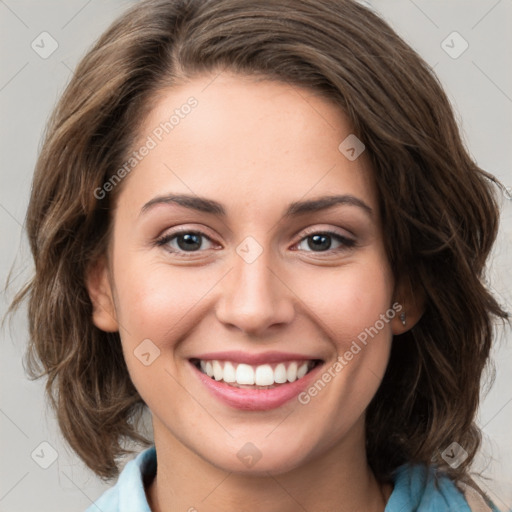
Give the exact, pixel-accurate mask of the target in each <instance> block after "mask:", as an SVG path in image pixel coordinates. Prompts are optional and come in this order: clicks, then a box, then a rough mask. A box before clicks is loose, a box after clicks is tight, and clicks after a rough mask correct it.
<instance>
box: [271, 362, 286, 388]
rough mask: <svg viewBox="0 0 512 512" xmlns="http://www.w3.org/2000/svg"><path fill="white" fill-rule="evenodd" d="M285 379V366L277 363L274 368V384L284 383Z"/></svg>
mask: <svg viewBox="0 0 512 512" xmlns="http://www.w3.org/2000/svg"><path fill="white" fill-rule="evenodd" d="M287 380H288V377H287V376H286V366H285V365H284V364H283V363H279V364H278V365H277V366H276V369H275V370H274V381H275V382H276V384H284V383H285V382H286V381H287Z"/></svg>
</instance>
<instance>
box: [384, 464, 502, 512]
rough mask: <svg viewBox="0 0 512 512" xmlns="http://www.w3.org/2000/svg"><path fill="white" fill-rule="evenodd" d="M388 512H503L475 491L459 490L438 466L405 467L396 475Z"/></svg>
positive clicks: (463, 488)
mask: <svg viewBox="0 0 512 512" xmlns="http://www.w3.org/2000/svg"><path fill="white" fill-rule="evenodd" d="M393 480H394V489H393V492H392V493H391V496H390V498H389V501H388V504H387V506H386V509H385V512H398V511H401V512H407V511H413V510H414V511H416V510H417V511H418V512H443V511H446V512H448V511H457V512H499V511H498V509H497V508H496V506H495V505H494V504H493V503H491V502H487V501H486V500H485V499H484V498H483V497H482V496H481V495H480V494H479V493H478V492H477V491H476V490H474V489H473V488H471V487H469V486H467V485H464V484H459V485H458V486H457V485H455V483H454V482H453V481H452V480H451V479H450V478H449V477H448V476H447V475H446V474H445V473H444V472H442V471H440V470H438V469H437V468H436V467H435V466H426V465H424V464H404V465H402V466H400V467H399V468H397V470H396V471H395V473H394V477H393Z"/></svg>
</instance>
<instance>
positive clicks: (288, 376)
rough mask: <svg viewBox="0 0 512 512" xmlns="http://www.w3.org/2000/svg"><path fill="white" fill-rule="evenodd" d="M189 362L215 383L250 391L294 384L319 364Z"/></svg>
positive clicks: (200, 360) (314, 362) (304, 362)
mask: <svg viewBox="0 0 512 512" xmlns="http://www.w3.org/2000/svg"><path fill="white" fill-rule="evenodd" d="M191 362H192V363H193V364H194V365H195V366H196V368H197V369H198V370H200V371H201V372H202V373H204V374H205V375H207V376H208V377H210V378H212V379H214V380H216V381H222V382H224V383H226V384H229V385H230V386H232V387H240V388H242V387H243V388H250V389H272V388H274V387H276V386H278V385H281V384H286V383H288V382H295V381H296V380H298V379H301V378H302V377H304V376H305V375H306V374H307V373H309V372H310V371H311V370H312V369H313V368H315V367H316V366H317V365H318V364H320V363H321V361H320V360H318V359H312V360H309V361H283V362H280V363H272V364H261V365H249V364H244V363H236V362H234V361H219V360H216V359H214V360H204V359H192V360H191Z"/></svg>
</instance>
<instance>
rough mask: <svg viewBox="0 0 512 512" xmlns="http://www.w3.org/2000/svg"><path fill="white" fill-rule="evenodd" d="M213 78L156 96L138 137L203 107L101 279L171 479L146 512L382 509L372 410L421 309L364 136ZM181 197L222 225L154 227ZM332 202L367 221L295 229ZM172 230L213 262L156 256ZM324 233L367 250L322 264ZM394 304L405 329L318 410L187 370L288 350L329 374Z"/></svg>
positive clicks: (334, 112)
mask: <svg viewBox="0 0 512 512" xmlns="http://www.w3.org/2000/svg"><path fill="white" fill-rule="evenodd" d="M213 77H214V75H211V76H202V77H197V78H194V79H193V80H191V81H189V82H188V83H186V84H185V85H181V86H179V87H175V88H173V89H170V90H166V91H164V92H162V94H160V96H159V98H158V101H157V103H156V106H155V108H154V109H153V110H152V111H151V113H150V115H149V116H148V118H147V119H146V120H145V122H144V124H143V127H142V129H141V132H140V135H141V140H145V139H146V137H147V135H149V134H151V132H152V130H154V128H155V127H157V126H158V125H159V124H160V123H161V122H162V121H163V120H166V119H168V118H169V116H170V114H171V113H172V111H173V110H174V109H175V108H177V107H179V106H180V105H183V104H184V103H185V102H186V101H187V98H189V97H190V96H194V97H195V98H196V99H197V100H198V106H197V107H196V108H195V109H194V110H193V111H192V112H191V113H190V114H189V115H188V116H187V117H185V118H184V119H182V120H180V123H179V125H177V126H176V127H175V128H174V130H173V131H172V132H171V133H170V134H169V135H167V136H166V137H165V138H164V139H163V140H162V141H161V142H160V143H159V144H158V145H157V147H155V148H154V149H152V150H151V151H150V152H149V154H148V155H147V156H146V157H145V158H144V159H143V160H142V161H141V162H140V163H139V164H138V165H137V166H136V168H135V169H134V170H133V171H132V172H131V173H130V175H129V177H127V178H125V180H124V182H123V184H122V190H121V192H120V194H119V197H118V201H117V207H116V210H115V212H114V216H113V222H114V226H113V236H112V239H111V244H110V248H109V253H108V259H107V258H104V259H102V260H101V261H99V262H98V264H97V265H96V267H95V268H94V270H93V271H91V273H90V275H89V276H88V288H89V293H90V296H91V300H92V302H93V304H94V314H93V320H94V323H95V324H96V326H98V327H99V328H101V329H103V330H105V331H117V330H118V331H119V333H120V336H121V340H122V348H123V352H124V357H125V359H126V364H127V367H128V370H129V373H130V376H131V378H132V380H133V382H134V384H135V386H136V388H137V390H138V391H139V393H140V395H141V396H142V398H143V399H144V401H145V402H146V404H147V405H148V407H149V409H150V411H151V413H152V421H153V429H154V439H155V445H156V449H157V454H158V471H157V475H156V478H155V480H154V481H153V482H152V483H151V484H150V485H149V486H148V487H147V489H146V494H147V497H148V501H149V503H150V506H151V509H152V510H153V511H159V512H168V511H171V510H173V511H175V510H183V511H186V510H194V509H193V508H192V507H195V509H197V510H198V511H201V512H203V511H218V510H223V511H225V512H229V511H238V512H240V510H243V511H244V512H252V511H256V510H265V511H266V512H274V511H275V512H277V511H279V512H296V511H297V510H298V509H300V510H302V509H305V510H308V511H321V510H322V511H324V510H337V511H340V510H346V511H355V510H365V511H383V510H384V507H385V503H386V501H387V499H388V498H389V495H390V493H391V491H392V487H391V486H390V485H381V484H379V483H378V482H377V481H376V479H375V477H374V475H373V474H372V472H371V469H370V468H369V466H368V463H367V459H366V452H365V436H364V425H365V410H366V408H367V406H368V404H369V402H370V401H371V399H372V397H373V396H374V394H375V393H376V391H377V389H378V386H379V384H380V381H381V379H382V376H383V375H384V372H385V369H386V366H387V362H388V358H389V353H390V348H391V341H392V336H393V335H394V334H400V333H402V332H404V331H405V330H407V329H410V328H411V327H412V326H413V325H414V324H415V323H416V322H417V320H418V319H419V316H420V312H419V311H416V310H415V307H414V305H413V301H410V300H408V299H407V297H405V296H403V294H401V291H400V288H399V287H398V286H396V283H395V282H394V279H393V276H392V273H391V271H390V267H389V262H388V260H387V257H386V254H385V252H384V246H383V236H385V232H384V230H383V228H382V226H381V223H380V218H379V214H378V198H377V195H376V190H375V185H374V183H373V180H372V170H371V167H370V165H369V161H368V159H367V155H366V153H365V152H363V153H362V154H361V156H359V157H358V158H357V159H356V160H354V161H350V160H348V159H347V158H346V157H345V156H344V155H343V154H342V153H341V152H340V151H339V150H338V146H339V144H340V143H341V141H343V140H344V139H345V138H346V137H347V136H348V135H349V134H350V133H352V130H351V126H350V124H349V122H348V121H347V119H346V117H345V116H344V114H343V112H342V111H341V110H340V109H339V107H337V106H336V105H334V104H333V103H331V102H329V101H327V100H325V99H323V98H321V97H319V96H318V95H316V94H314V93H312V92H311V91H308V90H306V89H302V88H299V87H295V86H294V87H291V86H290V85H287V84H283V83H279V82H270V81H260V82H256V81H255V80H254V79H250V78H247V77H242V76H239V75H233V74H230V73H222V74H220V75H218V76H217V77H216V78H215V79H214V80H213V82H212V79H213ZM169 193H176V194H178V193H183V194H192V195H197V196H201V197H206V198H209V199H214V200H215V201H218V202H220V203H222V205H224V207H225V209H226V213H227V214H226V217H225V218H221V217H218V216H215V215H213V214H211V213H204V212H198V211H194V210H189V209H187V208H184V207H182V206H177V205H173V204H158V205H155V206H153V207H152V208H149V209H148V210H147V211H145V212H144V213H141V209H142V207H143V205H144V204H146V203H147V202H148V201H150V200H152V199H153V198H155V197H156V196H161V195H165V194H169ZM334 194H350V195H352V196H355V197H356V198H358V199H360V200H361V201H364V203H366V204H367V205H368V206H369V207H370V208H371V210H372V213H371V214H368V213H367V212H366V211H365V209H363V208H361V207H358V206H354V205H350V204H342V205H337V206H335V207H333V208H331V209H329V210H325V211H320V212H314V213H307V214H303V215H301V216H298V217H296V218H293V219H286V218H283V217H282V216H283V212H284V211H285V209H286V207H287V206H288V204H289V203H291V202H293V201H299V200H308V199H315V198H318V197H321V196H325V195H334ZM177 226H181V227H183V228H185V229H186V230H188V231H197V230H199V231H202V232H203V233H204V234H205V235H206V236H207V237H209V238H210V240H211V241H210V240H209V239H208V238H199V241H201V246H200V249H196V250H195V251H188V252H187V251H186V250H184V249H183V248H182V247H184V246H186V243H185V244H184V243H182V244H181V245H179V244H178V242H179V240H178V239H176V238H175V239H174V241H170V242H168V244H167V246H158V245H156V244H155V240H157V239H158V238H159V237H161V236H162V235H164V234H168V233H171V232H172V230H173V229H175V228H176V227H177ZM326 229H330V230H334V231H336V232H337V233H339V234H340V235H341V236H344V237H347V238H349V239H351V240H354V241H355V242H356V245H355V246H354V247H345V246H344V245H343V243H342V242H340V241H338V240H337V239H336V238H335V237H331V238H329V239H328V240H330V241H331V248H330V249H322V248H320V249H317V250H315V246H314V245H312V244H308V238H307V236H306V233H305V231H306V230H310V232H308V233H307V235H309V236H311V235H312V234H315V233H321V232H322V230H326ZM248 236H251V237H253V238H254V239H255V240H256V241H257V242H258V244H259V245H260V246H261V248H262V250H263V252H262V253H261V254H260V255H259V257H257V258H256V260H255V261H253V262H252V263H250V264H249V263H247V262H246V261H245V260H244V259H243V258H242V257H240V256H239V255H238V253H237V252H236V249H237V247H238V246H239V245H240V244H241V242H242V241H243V240H244V239H245V238H246V237H248ZM309 240H310V239H309ZM338 249H339V250H338ZM173 250H174V251H180V253H181V254H183V253H185V257H183V256H180V255H178V254H177V253H176V252H174V253H173V252H171V251H173ZM187 254H188V256H189V257H188V259H187ZM397 300H398V301H399V302H400V304H401V305H402V306H403V308H404V310H405V311H406V312H407V326H406V327H404V326H403V325H402V323H401V321H400V320H399V318H398V314H397V315H396V316H395V318H393V319H392V320H391V321H390V322H389V323H386V324H385V326H384V328H383V329H381V330H380V331H379V333H378V335H376V336H374V337H373V338H372V339H371V341H370V342H369V343H368V344H367V346H366V347H364V349H363V350H361V352H359V353H358V354H357V355H356V356H354V358H353V359H352V360H351V361H350V362H349V363H348V364H347V365H346V366H345V367H344V368H343V370H342V371H340V372H339V373H338V374H337V375H336V377H335V378H333V379H332V380H331V382H330V383H329V384H328V385H327V386H326V387H325V388H324V389H323V390H322V391H321V392H320V393H318V395H317V396H316V397H314V398H312V399H311V401H310V402H309V403H308V404H306V405H302V404H300V403H298V402H297V400H296V399H293V400H291V401H290V402H288V403H286V404H284V405H283V406H281V407H278V408H276V409H273V410H270V411H260V412H254V411H250V412H247V411H240V410H237V409H234V408H231V407H229V406H228V405H226V404H224V403H222V402H220V401H219V400H218V399H216V398H214V397H212V395H211V394H210V392H209V390H208V389H206V388H205V386H204V385H203V384H202V383H201V382H200V381H199V379H198V378H197V376H195V375H194V373H193V370H192V369H191V367H190V364H189V362H188V358H190V357H193V356H194V355H197V354H200V353H205V352H210V351H222V350H233V349H238V350H241V351H244V352H251V353H260V352H264V351H269V350H275V351H283V352H299V353H303V354H308V355H310V354H311V355H315V357H318V358H321V359H323V360H324V361H325V363H324V364H325V367H326V368H328V367H331V366H332V365H333V364H334V363H335V362H336V360H337V357H338V356H343V354H344V353H345V352H346V351H347V350H348V349H349V347H350V345H351V343H352V341H354V340H355V339H357V336H358V335H359V334H360V333H361V332H363V331H364V329H365V328H367V327H370V326H373V325H374V324H375V322H376V321H377V320H378V319H379V315H381V314H383V313H385V312H386V311H387V310H389V309H390V308H391V305H392V304H393V303H394V302H395V301H397ZM145 339H150V340H151V342H152V343H153V344H154V345H155V346H156V347H158V349H159V350H160V355H159V357H157V358H156V359H155V360H154V361H153V362H152V363H151V364H150V365H148V366H145V365H144V364H142V363H141V361H140V360H139V359H138V358H137V357H135V355H134V350H135V349H136V348H137V346H138V345H139V344H140V343H141V341H142V340H145ZM247 442H251V443H252V444H253V445H255V446H256V447H257V449H258V450H259V453H260V454H261V459H260V460H258V462H257V463H256V464H254V465H253V466H252V467H250V468H249V467H246V466H245V465H244V464H243V463H242V462H241V461H240V460H239V458H238V457H237V453H238V451H239V450H240V449H241V447H242V446H244V445H245V444H246V443H247ZM197 475H201V478H198V477H197ZM301 507H303V508H301Z"/></svg>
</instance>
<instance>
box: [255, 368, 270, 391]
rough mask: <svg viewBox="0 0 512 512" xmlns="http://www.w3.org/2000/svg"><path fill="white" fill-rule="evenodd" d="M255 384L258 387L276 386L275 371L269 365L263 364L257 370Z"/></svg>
mask: <svg viewBox="0 0 512 512" xmlns="http://www.w3.org/2000/svg"><path fill="white" fill-rule="evenodd" d="M254 382H255V383H256V385H257V386H272V384H274V370H272V367H271V366H270V365H269V364H263V365H261V366H258V367H257V368H256V375H255V376H254Z"/></svg>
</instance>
